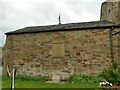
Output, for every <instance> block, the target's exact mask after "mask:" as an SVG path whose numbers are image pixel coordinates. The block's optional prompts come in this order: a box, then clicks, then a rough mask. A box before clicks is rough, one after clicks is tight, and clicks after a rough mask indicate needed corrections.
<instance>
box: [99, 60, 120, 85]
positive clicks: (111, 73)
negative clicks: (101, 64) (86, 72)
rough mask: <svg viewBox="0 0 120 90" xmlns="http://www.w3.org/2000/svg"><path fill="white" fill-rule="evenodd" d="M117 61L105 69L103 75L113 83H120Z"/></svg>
mask: <svg viewBox="0 0 120 90" xmlns="http://www.w3.org/2000/svg"><path fill="white" fill-rule="evenodd" d="M117 65H118V64H117V62H114V63H113V65H111V66H110V67H109V68H108V69H104V70H103V72H102V73H101V74H100V76H101V77H103V78H104V79H106V80H107V81H108V82H110V83H113V84H120V73H119V72H118V71H117Z"/></svg>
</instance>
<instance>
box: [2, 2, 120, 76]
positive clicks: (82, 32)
mask: <svg viewBox="0 0 120 90" xmlns="http://www.w3.org/2000/svg"><path fill="white" fill-rule="evenodd" d="M6 36H7V39H6V45H5V53H4V61H3V66H4V70H3V71H4V73H6V67H7V65H9V68H10V69H12V68H17V73H18V74H26V75H34V76H36V75H43V76H44V75H50V74H51V73H59V74H62V73H67V74H69V75H72V74H86V75H98V74H100V73H101V72H102V70H103V69H104V68H107V67H109V66H110V65H111V64H112V62H113V60H117V61H118V62H119V61H120V58H119V56H120V52H119V51H120V43H119V42H120V1H118V2H108V1H106V2H104V3H103V4H102V7H101V19H100V21H94V22H84V23H68V24H58V25H50V26H34V27H26V28H22V29H19V30H16V31H12V32H7V33H6Z"/></svg>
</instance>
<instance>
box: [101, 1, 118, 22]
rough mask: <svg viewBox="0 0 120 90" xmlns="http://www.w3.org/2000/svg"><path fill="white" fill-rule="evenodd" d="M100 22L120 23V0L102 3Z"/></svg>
mask: <svg viewBox="0 0 120 90" xmlns="http://www.w3.org/2000/svg"><path fill="white" fill-rule="evenodd" d="M100 20H107V21H111V22H114V23H117V22H120V0H107V1H106V2H104V3H102V6H101V17H100Z"/></svg>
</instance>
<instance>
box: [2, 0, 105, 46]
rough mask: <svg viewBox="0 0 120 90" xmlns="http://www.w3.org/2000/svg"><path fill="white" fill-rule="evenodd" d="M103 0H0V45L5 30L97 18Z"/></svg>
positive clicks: (95, 19)
mask: <svg viewBox="0 0 120 90" xmlns="http://www.w3.org/2000/svg"><path fill="white" fill-rule="evenodd" d="M104 1H106V0H0V29H1V30H0V31H1V32H0V46H1V45H3V44H4V43H5V35H4V33H5V32H8V31H13V30H17V29H20V28H24V27H27V26H41V25H52V24H58V16H59V13H60V14H61V23H76V22H89V21H98V20H99V19H100V8H101V4H102V2H104Z"/></svg>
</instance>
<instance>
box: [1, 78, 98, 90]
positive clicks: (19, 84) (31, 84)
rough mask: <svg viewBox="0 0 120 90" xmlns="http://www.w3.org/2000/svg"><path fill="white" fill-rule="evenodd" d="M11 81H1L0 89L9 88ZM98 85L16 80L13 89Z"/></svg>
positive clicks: (94, 86) (91, 84)
mask: <svg viewBox="0 0 120 90" xmlns="http://www.w3.org/2000/svg"><path fill="white" fill-rule="evenodd" d="M10 86H11V81H10V80H3V82H2V87H3V88H10ZM98 86H99V84H98V83H69V82H65V83H64V84H54V83H45V82H44V81H31V80H29V81H28V80H16V81H15V88H98Z"/></svg>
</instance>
